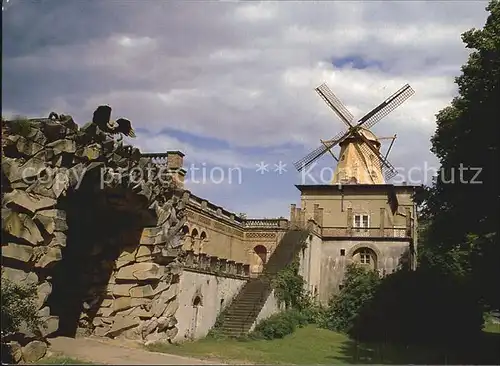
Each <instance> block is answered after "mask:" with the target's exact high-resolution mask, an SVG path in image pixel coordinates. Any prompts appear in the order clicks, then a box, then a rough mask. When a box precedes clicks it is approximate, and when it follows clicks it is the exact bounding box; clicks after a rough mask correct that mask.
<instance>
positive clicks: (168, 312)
mask: <svg viewBox="0 0 500 366" xmlns="http://www.w3.org/2000/svg"><path fill="white" fill-rule="evenodd" d="M177 309H179V301H178V300H177V299H175V300H173V301H170V302H169V303H168V305H167V307H166V308H165V311H164V312H163V314H162V316H166V317H167V318H168V317H171V316H173V315H175V313H176V312H177Z"/></svg>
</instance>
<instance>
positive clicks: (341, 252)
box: [340, 249, 345, 257]
mask: <svg viewBox="0 0 500 366" xmlns="http://www.w3.org/2000/svg"><path fill="white" fill-rule="evenodd" d="M340 256H341V257H343V256H345V249H340Z"/></svg>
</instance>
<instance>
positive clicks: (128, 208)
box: [2, 116, 187, 361]
mask: <svg viewBox="0 0 500 366" xmlns="http://www.w3.org/2000/svg"><path fill="white" fill-rule="evenodd" d="M2 137H3V139H2V260H3V269H2V277H4V278H7V279H8V280H11V281H14V282H16V283H21V284H29V283H32V284H36V286H37V296H38V301H37V307H38V309H39V310H38V313H39V315H40V316H41V319H42V320H43V325H42V326H40V328H39V332H35V333H33V332H31V331H29V330H21V332H20V333H19V334H16V335H11V336H10V342H11V343H10V344H11V349H12V350H13V351H15V352H14V355H15V359H16V361H22V360H24V361H35V360H36V359H39V358H41V357H43V355H44V354H45V352H46V348H47V341H46V339H47V337H48V336H51V335H64V336H75V335H78V334H86V335H90V334H92V335H98V336H107V337H127V338H131V339H137V340H144V341H147V340H164V341H168V340H171V339H173V338H174V337H175V335H176V334H177V328H176V324H177V320H176V318H175V313H176V310H177V307H178V302H177V294H178V281H179V274H180V272H181V270H182V266H183V261H184V256H185V254H184V253H183V251H182V249H181V246H182V235H183V234H182V231H181V228H182V226H183V225H184V223H185V220H186V217H185V206H186V204H187V202H186V201H187V198H186V197H183V194H182V191H181V190H180V189H178V187H177V185H176V182H175V180H174V179H172V175H171V174H169V173H170V172H168V171H167V170H166V169H165V166H161V165H158V164H154V163H153V162H152V161H151V159H149V158H147V157H143V156H142V155H141V152H140V151H139V150H138V149H137V148H134V147H131V146H127V145H124V144H123V143H122V142H121V141H119V140H117V139H115V138H113V137H112V136H110V135H107V134H105V133H103V132H101V131H99V129H98V128H96V126H95V125H93V124H91V123H90V124H87V125H86V126H84V127H82V128H80V127H79V126H78V125H77V124H76V123H75V122H74V121H73V119H72V118H71V117H70V116H57V117H56V118H51V119H31V120H16V121H2Z"/></svg>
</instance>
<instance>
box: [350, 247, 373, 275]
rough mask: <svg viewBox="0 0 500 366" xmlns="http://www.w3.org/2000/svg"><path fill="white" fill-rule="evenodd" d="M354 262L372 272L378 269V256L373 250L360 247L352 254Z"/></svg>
mask: <svg viewBox="0 0 500 366" xmlns="http://www.w3.org/2000/svg"><path fill="white" fill-rule="evenodd" d="M352 260H353V262H355V263H358V264H361V265H363V266H366V267H368V268H370V269H372V270H377V269H378V256H377V254H376V253H375V251H374V250H372V249H371V248H368V247H360V248H358V249H356V250H354V251H353V253H352Z"/></svg>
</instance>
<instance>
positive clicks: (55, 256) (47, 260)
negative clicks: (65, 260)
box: [35, 247, 62, 268]
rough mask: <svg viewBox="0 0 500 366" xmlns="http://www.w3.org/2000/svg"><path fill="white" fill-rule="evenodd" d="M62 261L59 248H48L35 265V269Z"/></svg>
mask: <svg viewBox="0 0 500 366" xmlns="http://www.w3.org/2000/svg"><path fill="white" fill-rule="evenodd" d="M61 259H62V252H61V248H59V247H49V248H48V250H47V253H45V254H44V255H43V256H42V258H40V259H39V260H38V261H37V262H36V263H35V267H38V268H47V267H50V266H51V265H53V264H54V263H56V262H58V261H60V260H61Z"/></svg>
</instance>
